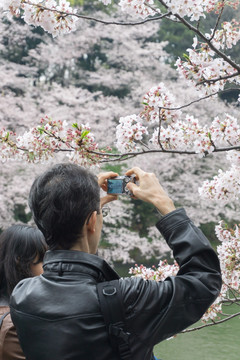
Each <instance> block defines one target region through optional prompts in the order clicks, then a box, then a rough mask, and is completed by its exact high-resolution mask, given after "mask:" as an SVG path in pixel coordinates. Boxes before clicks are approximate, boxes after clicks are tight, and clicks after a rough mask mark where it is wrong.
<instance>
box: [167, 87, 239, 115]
mask: <svg viewBox="0 0 240 360" xmlns="http://www.w3.org/2000/svg"><path fill="white" fill-rule="evenodd" d="M232 90H237V91H240V88H233V89H226V90H222V91H216V92H214V93H212V94H209V95H206V96H203V97H201V98H199V99H196V100H193V101H191V102H190V103H188V104H185V105H181V106H178V107H174V108H173V107H172V108H167V107H162V109H164V110H181V109H184V108H186V107H189V106H190V105H193V104H195V103H197V102H200V101H202V100H206V99H208V98H210V97H212V96H215V95H218V94H224V93H225V92H228V91H232Z"/></svg>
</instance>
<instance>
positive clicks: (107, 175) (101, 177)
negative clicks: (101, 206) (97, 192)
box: [98, 171, 118, 192]
mask: <svg viewBox="0 0 240 360" xmlns="http://www.w3.org/2000/svg"><path fill="white" fill-rule="evenodd" d="M116 176H118V173H115V172H113V171H108V172H104V173H100V174H98V184H99V186H100V187H101V189H102V190H103V191H106V192H107V179H112V178H114V177H116Z"/></svg>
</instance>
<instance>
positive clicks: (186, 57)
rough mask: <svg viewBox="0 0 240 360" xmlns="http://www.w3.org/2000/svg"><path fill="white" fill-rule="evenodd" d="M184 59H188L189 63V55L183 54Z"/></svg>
mask: <svg viewBox="0 0 240 360" xmlns="http://www.w3.org/2000/svg"><path fill="white" fill-rule="evenodd" d="M183 57H184V59H186V60H187V61H189V56H188V55H187V54H185V53H184V54H183Z"/></svg>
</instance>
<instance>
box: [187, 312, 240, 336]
mask: <svg viewBox="0 0 240 360" xmlns="http://www.w3.org/2000/svg"><path fill="white" fill-rule="evenodd" d="M239 315H240V312H238V313H236V314H233V315H230V316H228V317H227V318H225V319H222V320H218V321H214V322H212V323H209V324H204V325H201V326H197V327H195V328H190V329H186V330H183V331H181V332H180V334H185V333H188V332H192V331H196V330H201V329H204V328H206V327H209V326H213V325H218V324H222V323H224V322H226V321H228V320H231V319H233V318H235V317H236V316H239Z"/></svg>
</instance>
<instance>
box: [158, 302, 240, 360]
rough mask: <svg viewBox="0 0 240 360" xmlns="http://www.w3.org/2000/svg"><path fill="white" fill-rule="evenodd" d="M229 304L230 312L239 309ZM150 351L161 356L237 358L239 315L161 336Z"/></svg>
mask: <svg viewBox="0 0 240 360" xmlns="http://www.w3.org/2000/svg"><path fill="white" fill-rule="evenodd" d="M231 308H232V309H231V313H233V312H235V311H236V312H239V311H240V307H237V306H231ZM228 312H230V311H229V308H228ZM201 324H202V323H199V325H201ZM154 354H155V356H157V357H159V358H160V359H161V360H240V317H239V316H238V317H236V318H234V319H232V320H229V321H227V322H225V323H223V324H219V325H214V326H211V327H208V328H205V329H202V330H197V331H194V332H191V333H187V334H181V335H177V337H176V338H174V339H171V340H165V341H163V342H162V343H160V344H158V345H157V346H156V347H155V350H154Z"/></svg>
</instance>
